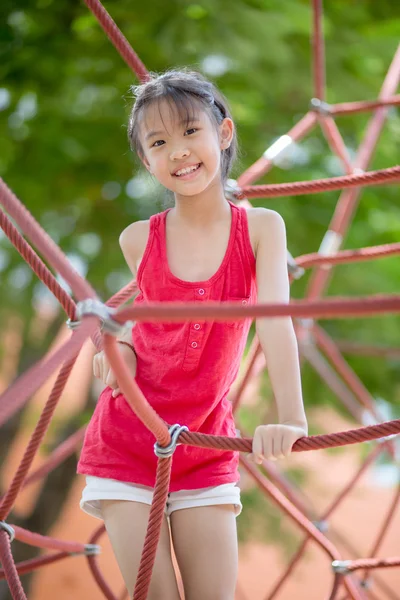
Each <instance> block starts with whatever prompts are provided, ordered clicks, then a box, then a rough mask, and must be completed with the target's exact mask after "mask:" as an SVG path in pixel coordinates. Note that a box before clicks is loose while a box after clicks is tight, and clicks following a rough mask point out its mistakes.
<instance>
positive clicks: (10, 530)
mask: <svg viewBox="0 0 400 600" xmlns="http://www.w3.org/2000/svg"><path fill="white" fill-rule="evenodd" d="M0 529H2V530H3V531H6V532H7V533H8V535H9V536H10V544H11V542H13V541H14V540H15V529H14V527H11V525H9V524H8V523H6V522H5V521H0Z"/></svg>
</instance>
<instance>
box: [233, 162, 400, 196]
mask: <svg viewBox="0 0 400 600" xmlns="http://www.w3.org/2000/svg"><path fill="white" fill-rule="evenodd" d="M395 181H400V167H391V168H389V169H381V170H380V171H369V172H368V173H362V174H360V175H343V176H342V177H331V178H329V179H314V180H313V181H297V182H296V183H276V184H269V185H253V186H247V187H243V188H242V189H241V190H239V191H238V192H236V193H234V195H235V197H236V198H237V199H238V200H241V199H243V198H278V197H279V196H300V195H302V194H318V193H321V192H331V191H333V190H341V189H343V188H353V187H361V186H366V185H383V184H385V183H386V184H389V183H394V182H395Z"/></svg>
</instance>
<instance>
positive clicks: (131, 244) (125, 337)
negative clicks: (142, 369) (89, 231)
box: [118, 221, 149, 344]
mask: <svg viewBox="0 0 400 600" xmlns="http://www.w3.org/2000/svg"><path fill="white" fill-rule="evenodd" d="M148 235H149V221H136V222H135V223H131V225H128V227H126V229H124V231H123V232H122V233H121V235H120V236H119V245H120V247H121V250H122V253H123V255H124V258H125V260H126V263H127V265H128V267H129V268H130V270H131V273H132V275H133V278H134V279H136V274H137V269H138V265H139V262H140V260H141V258H142V256H143V253H144V249H145V247H146V244H147V238H148ZM118 340H119V341H124V342H128V343H129V344H132V328H131V327H127V328H126V329H125V331H124V333H123V334H122V335H120V336H119V337H118Z"/></svg>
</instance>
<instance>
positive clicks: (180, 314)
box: [113, 294, 400, 323]
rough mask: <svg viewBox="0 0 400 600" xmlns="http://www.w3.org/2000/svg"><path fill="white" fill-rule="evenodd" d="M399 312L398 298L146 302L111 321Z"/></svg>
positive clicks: (326, 315)
mask: <svg viewBox="0 0 400 600" xmlns="http://www.w3.org/2000/svg"><path fill="white" fill-rule="evenodd" d="M399 312H400V295H395V294H393V295H375V296H367V297H363V298H340V297H335V298H329V299H327V300H312V301H311V300H292V301H291V302H290V303H289V304H254V305H248V306H243V305H242V304H240V303H232V302H223V303H221V302H207V304H204V303H201V302H191V303H189V304H183V303H177V302H149V303H148V304H146V305H142V304H141V305H139V306H132V307H129V308H124V309H122V310H121V311H120V312H118V313H115V315H113V318H114V319H115V320H116V321H117V322H118V323H125V322H127V321H150V320H154V321H163V320H164V321H178V322H180V321H185V320H189V319H190V320H191V319H195V318H196V319H198V318H201V319H204V320H206V321H207V320H208V321H210V320H215V321H226V320H227V319H236V320H239V319H241V318H242V319H245V318H250V317H255V318H260V317H288V316H291V317H298V318H299V317H302V318H318V319H322V318H323V319H330V318H337V317H341V318H345V317H361V316H368V315H378V314H383V313H385V314H389V313H393V314H396V313H399Z"/></svg>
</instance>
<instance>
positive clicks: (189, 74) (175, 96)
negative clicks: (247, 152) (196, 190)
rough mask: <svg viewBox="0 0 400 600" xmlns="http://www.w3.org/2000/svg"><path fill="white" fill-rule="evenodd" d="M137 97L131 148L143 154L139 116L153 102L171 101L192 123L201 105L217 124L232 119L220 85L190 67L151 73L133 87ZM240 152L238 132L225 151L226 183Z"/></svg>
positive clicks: (223, 175)
mask: <svg viewBox="0 0 400 600" xmlns="http://www.w3.org/2000/svg"><path fill="white" fill-rule="evenodd" d="M131 91H132V92H133V93H134V95H135V96H136V102H135V104H134V105H133V108H132V111H131V114H130V118H129V126H128V139H129V142H130V146H131V149H132V150H134V151H136V152H137V154H138V155H139V156H140V157H143V155H144V151H143V148H142V145H141V143H140V139H139V119H140V116H141V115H142V114H143V111H144V109H145V108H146V107H148V106H150V105H151V104H152V103H153V102H156V101H157V102H160V100H163V99H165V100H167V101H168V102H170V103H171V105H173V106H174V108H176V110H177V111H178V114H179V118H180V119H182V120H186V122H187V123H188V124H189V122H190V121H191V119H192V118H193V116H194V114H195V112H196V109H197V110H198V108H199V104H200V105H202V106H203V107H204V108H205V109H206V110H207V112H208V113H209V116H210V118H211V119H212V120H214V122H215V124H216V125H219V124H220V123H222V121H223V120H224V119H225V118H226V117H229V118H232V117H231V113H230V110H229V106H228V103H227V101H226V99H225V98H224V96H223V95H222V94H221V92H219V91H218V90H217V88H216V87H215V86H214V85H213V84H212V83H211V82H210V81H207V79H205V78H204V77H203V75H201V74H200V73H198V72H197V71H190V70H187V69H180V70H170V71H166V72H165V73H162V74H158V73H150V76H149V79H148V80H147V81H146V82H145V83H142V84H141V85H138V86H132V87H131ZM236 154H237V137H236V131H234V134H233V138H232V141H231V144H230V146H229V148H226V149H224V150H221V176H222V181H223V182H224V183H225V182H226V180H227V178H228V175H229V172H230V170H231V168H232V164H233V162H234V160H235V158H236Z"/></svg>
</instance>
